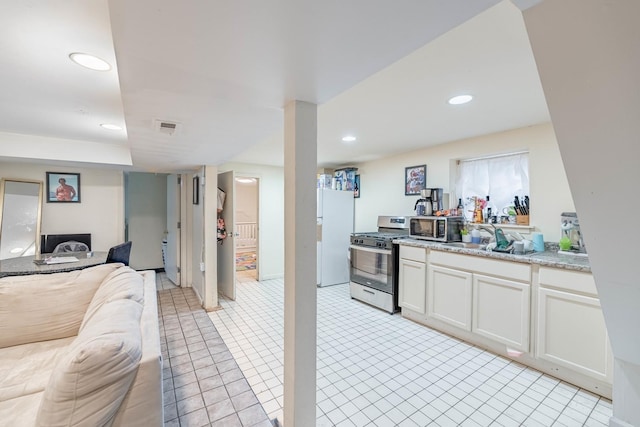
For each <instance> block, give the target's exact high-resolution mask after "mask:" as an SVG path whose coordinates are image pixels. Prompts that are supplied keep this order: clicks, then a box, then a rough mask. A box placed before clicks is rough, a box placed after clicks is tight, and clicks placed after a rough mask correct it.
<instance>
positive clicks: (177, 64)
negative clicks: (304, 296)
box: [0, 0, 549, 172]
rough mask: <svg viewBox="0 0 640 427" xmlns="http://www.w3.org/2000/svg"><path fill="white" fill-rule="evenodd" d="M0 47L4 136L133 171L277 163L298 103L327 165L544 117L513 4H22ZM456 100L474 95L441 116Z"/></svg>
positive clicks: (9, 13) (476, 0) (485, 0)
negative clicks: (90, 155) (74, 58)
mask: <svg viewBox="0 0 640 427" xmlns="http://www.w3.org/2000/svg"><path fill="white" fill-rule="evenodd" d="M527 2H528V1H525V3H527ZM519 3H521V2H519ZM494 5H495V6H494ZM492 6H493V7H492ZM486 9H488V10H486ZM485 10H486V11H485ZM483 11H484V12H483ZM475 15H478V16H476V17H475V18H472V17H474V16H475ZM470 18H472V19H470ZM460 24H462V25H460ZM454 27H457V28H454ZM452 28H454V29H453V30H451V31H449V30H450V29H452ZM0 36H2V37H0V53H1V54H2V55H1V56H0V57H1V58H2V60H1V61H2V64H1V66H0V78H1V79H0V82H1V83H0V84H1V85H2V88H3V94H2V96H1V97H0V132H5V133H17V134H26V135H37V136H43V137H51V138H58V139H65V140H69V141H74V143H76V144H77V143H83V142H87V143H88V142H90V143H91V144H92V145H91V151H93V152H94V154H95V152H96V150H98V151H99V148H100V146H103V147H105V148H108V146H109V145H111V146H112V145H114V144H116V145H119V146H124V147H129V148H130V150H131V156H132V159H133V168H132V169H136V170H146V171H166V172H169V171H186V170H193V169H195V168H196V167H198V166H199V165H203V164H211V165H216V164H221V163H224V162H226V161H229V160H234V161H246V162H253V163H264V164H274V165H281V164H282V162H283V154H282V126H283V106H284V105H285V103H286V102H288V101H290V100H293V99H298V100H304V101H309V102H314V103H317V104H319V105H320V107H319V113H318V114H319V117H318V146H319V149H318V161H319V163H320V165H321V166H331V165H342V164H347V163H353V162H358V161H364V160H368V159H373V158H377V157H380V156H385V155H389V154H391V153H397V152H401V151H408V150H412V149H416V148H419V147H424V146H427V145H432V144H438V143H443V142H447V141H452V140H457V139H461V138H465V137H470V136H474V135H481V134H487V133H491V132H497V131H501V130H506V129H512V128H517V127H522V126H527V125H531V124H536V123H540V122H544V121H548V120H549V116H548V112H547V108H546V104H545V101H544V96H543V93H542V89H541V86H540V82H539V79H538V75H537V71H536V68H535V63H534V61H533V56H532V54H531V50H530V47H529V43H528V38H527V35H526V31H525V28H524V24H523V22H522V17H521V13H520V10H519V9H518V8H517V7H516V6H514V5H513V4H512V3H511V2H510V1H508V0H505V1H503V2H499V0H455V1H454V0H450V1H447V2H442V1H438V0H403V1H396V2H388V1H386V0H350V1H349V2H337V1H325V2H319V1H314V0H278V1H270V2H265V1H263V0H244V1H235V2H229V1H224V0H194V1H191V2H188V3H184V2H175V1H169V0H155V1H152V0H137V1H133V2H132V1H127V0H109V1H108V2H107V1H106V0H23V1H21V2H9V4H7V5H6V6H5V7H3V14H2V15H1V16H0ZM74 51H81V52H88V53H93V54H96V55H97V56H100V57H102V58H103V59H106V60H107V61H109V62H110V63H111V64H112V65H114V69H113V70H112V71H108V72H93V71H89V70H86V69H83V68H81V67H79V66H77V65H76V64H73V63H72V62H71V61H69V59H68V58H67V56H68V54H69V53H71V52H74ZM116 60H117V64H116ZM461 92H467V93H471V94H473V95H474V96H475V97H476V98H475V100H474V101H473V102H472V103H471V104H467V105H464V106H458V107H452V106H450V105H448V104H447V103H446V100H447V99H448V97H449V96H451V95H454V94H457V93H461ZM156 120H167V121H175V122H178V123H180V129H179V130H178V131H177V132H176V133H175V134H174V135H172V136H169V135H165V134H161V133H159V132H158V131H157V130H155V128H154V122H155V121H156ZM105 122H109V123H116V124H122V125H126V130H123V131H106V130H104V129H102V128H100V127H99V126H98V125H99V124H100V123H105ZM347 133H351V134H354V135H355V136H357V137H358V141H357V143H355V144H353V145H350V146H346V145H344V144H343V143H341V142H340V139H341V137H342V136H344V135H345V134H347ZM7 140H10V138H9V139H7V138H0V157H2V156H3V155H6V152H7V151H8V150H7V148H8V147H7V145H6V144H8V143H7V142H6V141H7ZM27 143H28V141H27V142H25V141H24V138H23V139H21V145H24V144H27ZM40 143H42V141H40ZM3 144H4V145H3ZM41 146H42V145H40V146H39V147H41ZM3 151H4V153H3ZM29 153H30V154H29V155H30V156H33V157H34V159H37V158H38V156H37V155H34V154H33V153H34V150H32V151H31V152H29ZM39 155H40V158H44V157H45V156H46V150H44V152H43V150H40V154H39ZM77 160H79V161H81V159H77ZM86 161H89V160H86Z"/></svg>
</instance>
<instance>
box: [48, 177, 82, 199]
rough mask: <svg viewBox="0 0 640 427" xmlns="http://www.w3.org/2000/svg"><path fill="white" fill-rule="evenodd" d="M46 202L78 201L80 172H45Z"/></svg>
mask: <svg viewBox="0 0 640 427" xmlns="http://www.w3.org/2000/svg"><path fill="white" fill-rule="evenodd" d="M47 203H80V174H79V173H69V172H47Z"/></svg>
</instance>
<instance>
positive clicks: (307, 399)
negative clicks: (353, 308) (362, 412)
mask: <svg viewBox="0 0 640 427" xmlns="http://www.w3.org/2000/svg"><path fill="white" fill-rule="evenodd" d="M284 125H285V132H284V177H285V184H284V220H285V232H284V242H285V245H284V425H285V427H305V426H314V425H316V312H317V294H316V291H317V288H316V270H317V265H316V262H317V261H316V169H317V106H316V105H315V104H310V103H307V102H302V101H292V102H290V103H289V104H287V105H286V106H285V110H284Z"/></svg>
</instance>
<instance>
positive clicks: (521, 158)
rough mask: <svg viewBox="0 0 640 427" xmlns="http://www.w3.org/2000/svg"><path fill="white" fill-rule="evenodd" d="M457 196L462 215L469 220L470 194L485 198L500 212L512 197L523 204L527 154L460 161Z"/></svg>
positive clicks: (509, 202)
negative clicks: (489, 198) (459, 199)
mask: <svg viewBox="0 0 640 427" xmlns="http://www.w3.org/2000/svg"><path fill="white" fill-rule="evenodd" d="M456 195H457V197H458V198H461V199H462V203H463V204H464V207H465V209H464V210H465V217H467V218H468V219H471V216H472V214H471V212H469V211H470V210H473V197H479V198H481V199H486V197H487V196H491V202H492V204H493V205H494V206H495V207H496V208H497V209H498V213H497V215H502V209H503V208H505V207H507V206H513V201H514V198H515V196H518V197H519V198H520V200H521V201H523V204H524V196H528V195H529V153H519V154H510V155H505V156H498V157H488V158H484V159H475V160H461V161H460V163H459V164H458V179H457V183H456Z"/></svg>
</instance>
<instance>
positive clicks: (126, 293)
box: [80, 267, 144, 331]
mask: <svg viewBox="0 0 640 427" xmlns="http://www.w3.org/2000/svg"><path fill="white" fill-rule="evenodd" d="M120 299H130V300H132V301H136V302H137V303H139V304H143V302H144V283H143V279H142V275H141V274H140V273H138V272H137V271H135V270H132V269H131V268H129V267H122V268H119V269H117V270H115V271H112V272H111V273H110V274H109V275H108V276H107V277H105V278H104V280H103V281H102V284H101V285H100V287H99V288H98V290H97V291H96V292H95V294H94V295H93V298H92V299H91V302H90V303H89V307H88V308H87V311H86V313H85V315H84V319H83V320H82V324H81V325H80V331H82V330H83V329H84V327H85V325H86V324H87V322H89V320H90V319H91V318H92V317H93V316H94V314H95V313H96V312H97V311H98V310H99V309H100V307H102V306H103V305H104V304H106V303H109V302H111V301H116V300H120Z"/></svg>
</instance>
